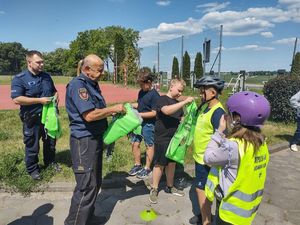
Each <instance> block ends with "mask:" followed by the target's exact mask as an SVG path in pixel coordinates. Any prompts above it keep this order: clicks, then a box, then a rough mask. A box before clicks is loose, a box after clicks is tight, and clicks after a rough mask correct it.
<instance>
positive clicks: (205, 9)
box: [196, 2, 230, 13]
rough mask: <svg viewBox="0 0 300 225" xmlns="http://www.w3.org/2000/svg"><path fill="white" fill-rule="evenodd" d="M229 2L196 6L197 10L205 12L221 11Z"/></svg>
mask: <svg viewBox="0 0 300 225" xmlns="http://www.w3.org/2000/svg"><path fill="white" fill-rule="evenodd" d="M229 4H230V2H224V3H217V2H211V3H206V4H201V5H197V6H196V11H197V12H199V11H202V12H204V13H206V12H213V11H219V10H221V9H225V8H226V7H227V6H228V5H229ZM202 9H203V10H202Z"/></svg>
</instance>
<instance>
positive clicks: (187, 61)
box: [182, 51, 191, 85]
mask: <svg viewBox="0 0 300 225" xmlns="http://www.w3.org/2000/svg"><path fill="white" fill-rule="evenodd" d="M190 73H191V58H190V56H189V53H188V52H187V51H185V53H184V56H183V68H182V76H183V79H184V80H185V82H186V83H187V85H189V84H190Z"/></svg>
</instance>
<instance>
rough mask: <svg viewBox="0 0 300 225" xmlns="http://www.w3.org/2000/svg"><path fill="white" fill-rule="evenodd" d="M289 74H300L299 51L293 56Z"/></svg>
mask: <svg viewBox="0 0 300 225" xmlns="http://www.w3.org/2000/svg"><path fill="white" fill-rule="evenodd" d="M291 75H292V76H300V52H297V53H296V55H295V58H294V59H293V63H292V68H291Z"/></svg>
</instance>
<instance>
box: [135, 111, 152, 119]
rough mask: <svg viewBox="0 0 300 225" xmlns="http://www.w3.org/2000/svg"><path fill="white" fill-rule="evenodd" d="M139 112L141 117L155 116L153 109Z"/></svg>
mask: <svg viewBox="0 0 300 225" xmlns="http://www.w3.org/2000/svg"><path fill="white" fill-rule="evenodd" d="M139 114H140V116H141V117H142V118H143V119H150V118H153V117H156V111H154V110H152V111H150V112H140V113H139Z"/></svg>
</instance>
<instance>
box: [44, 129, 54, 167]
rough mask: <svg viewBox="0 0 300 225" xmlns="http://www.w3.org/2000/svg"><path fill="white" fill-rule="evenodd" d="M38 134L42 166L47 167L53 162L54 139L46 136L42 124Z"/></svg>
mask: <svg viewBox="0 0 300 225" xmlns="http://www.w3.org/2000/svg"><path fill="white" fill-rule="evenodd" d="M40 134H41V136H42V141H43V155H44V165H45V166H46V167H47V166H49V165H50V164H51V163H54V162H55V151H56V149H55V147H56V139H55V138H52V137H50V136H49V135H47V133H46V132H45V127H44V125H43V124H41V126H40Z"/></svg>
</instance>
